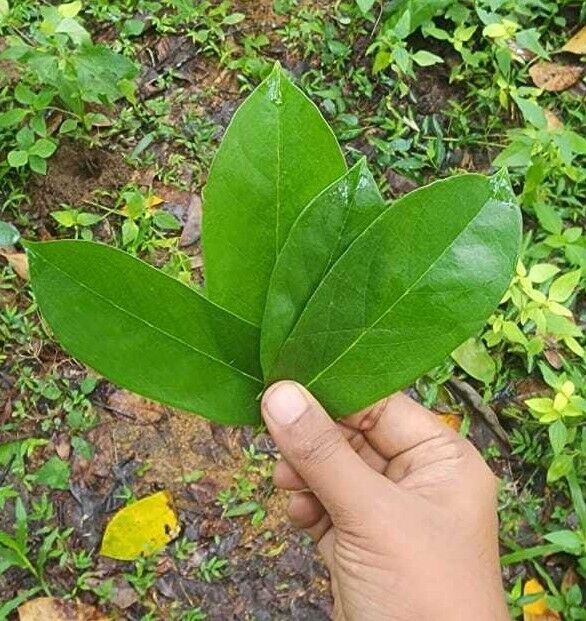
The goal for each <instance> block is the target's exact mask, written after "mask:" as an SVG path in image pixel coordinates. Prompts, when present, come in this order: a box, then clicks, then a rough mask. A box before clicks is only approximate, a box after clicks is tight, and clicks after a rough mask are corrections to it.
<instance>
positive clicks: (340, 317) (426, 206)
mask: <svg viewBox="0 0 586 621" xmlns="http://www.w3.org/2000/svg"><path fill="white" fill-rule="evenodd" d="M203 217H204V226H203V232H202V236H203V239H202V241H203V251H204V258H205V265H204V267H205V276H206V294H207V297H206V296H204V295H202V294H201V293H199V292H197V291H195V290H194V289H191V288H189V287H186V286H184V285H182V284H181V283H179V282H177V281H175V280H173V279H171V278H169V277H168V276H166V275H164V274H162V273H161V272H159V271H157V270H155V269H153V268H152V267H149V266H148V265H147V264H145V263H143V262H141V261H139V260H138V259H135V258H132V257H130V256H129V255H126V254H125V253H123V252H120V251H118V250H115V249H113V248H109V247H107V246H103V245H100V244H94V243H90V242H83V241H60V242H48V243H41V244H29V245H28V251H29V256H30V262H31V278H32V284H33V290H34V292H35V295H36V299H37V302H38V304H39V306H40V308H41V310H42V312H43V314H44V316H45V318H46V320H47V322H48V323H49V325H50V326H51V327H52V329H53V330H54V332H55V335H56V336H57V338H58V339H59V341H60V342H61V343H62V344H63V345H64V346H65V347H66V348H67V349H68V350H69V351H70V352H71V353H72V354H73V355H74V356H76V357H77V358H79V359H80V360H82V361H83V362H85V363H87V364H89V365H90V366H92V367H94V368H95V369H97V370H98V371H99V372H100V373H102V374H103V375H105V376H106V377H107V378H108V379H110V380H112V381H113V382H115V383H117V384H119V385H121V386H123V387H125V388H128V389H130V390H133V391H135V392H137V393H139V394H141V395H144V396H146V397H148V398H151V399H155V400H158V401H161V402H163V403H166V404H169V405H172V406H175V407H179V408H182V409H185V410H188V411H191V412H195V413H199V414H201V415H203V416H205V417H207V418H209V419H212V420H214V421H219V422H222V423H229V424H255V423H256V422H258V420H259V407H258V398H259V395H260V394H261V393H262V391H263V389H264V388H265V387H266V386H267V385H268V384H269V383H271V382H272V381H274V380H277V379H281V378H291V379H295V380H297V381H299V382H301V383H303V384H305V385H306V386H307V387H308V388H309V389H310V390H312V391H313V392H314V393H315V394H316V396H317V397H318V398H319V399H321V400H322V402H323V403H324V405H325V406H326V407H327V408H328V411H329V412H330V413H331V414H332V415H334V416H343V415H346V414H349V413H351V412H352V411H355V410H357V409H360V408H363V407H365V406H367V405H369V404H370V403H372V402H374V401H375V400H377V399H379V398H381V397H383V396H385V395H387V394H389V393H391V392H393V391H395V390H398V389H400V388H403V387H404V386H406V385H407V384H408V383H409V382H411V381H413V380H414V379H416V378H417V377H418V376H419V375H420V374H422V373H425V372H426V371H427V370H429V369H430V368H431V367H433V366H435V365H436V364H438V363H440V362H441V361H442V360H443V359H444V358H445V357H447V356H448V355H449V354H450V353H451V352H452V351H453V350H454V349H455V348H457V347H458V346H459V345H460V344H461V343H463V342H464V341H466V340H467V339H469V338H470V337H473V336H474V335H475V334H476V333H478V331H479V330H480V329H481V328H482V326H483V324H484V322H485V321H486V319H487V318H488V317H489V316H490V314H491V312H492V311H493V310H494V308H495V306H496V305H497V304H498V302H499V300H500V299H501V298H502V296H503V293H504V291H505V290H506V288H507V285H508V284H509V282H510V279H511V275H512V273H513V269H514V266H515V264H516V261H517V253H518V248H519V244H520V235H521V220H520V212H519V209H518V207H517V205H516V203H515V199H514V196H513V194H512V190H511V187H510V184H509V181H508V178H507V177H506V175H505V174H504V173H498V174H496V175H494V176H493V177H490V178H489V177H485V176H482V175H461V176H457V177H452V178H449V179H446V180H443V181H438V182H436V183H432V184H431V185H429V186H426V187H422V188H420V189H418V190H416V191H414V192H412V193H410V194H407V195H406V196H404V197H402V198H401V199H399V200H397V201H395V202H394V203H392V204H389V203H387V202H385V201H384V199H383V198H382V197H381V195H380V193H379V191H378V188H377V186H376V183H375V181H374V179H373V177H372V175H371V174H370V173H369V171H368V168H367V166H366V163H365V161H360V162H358V163H357V164H356V165H355V166H353V167H352V168H351V170H349V171H346V165H345V162H344V160H343V158H342V156H341V153H340V149H339V147H338V145H337V143H336V141H335V138H334V136H333V134H332V132H331V131H330V129H329V128H328V126H327V124H326V123H325V121H324V119H323V118H322V116H321V115H320V113H319V111H318V110H317V108H316V107H315V106H314V105H313V104H312V103H311V102H310V101H309V100H308V99H307V98H306V97H305V96H304V95H303V94H302V93H301V92H300V91H299V90H298V89H297V88H296V87H295V86H293V85H292V83H291V82H290V81H289V80H288V79H287V78H286V76H285V75H284V74H283V73H282V72H281V70H280V68H279V67H278V66H277V67H276V68H275V70H274V71H273V72H272V74H271V75H270V76H269V77H268V78H267V80H265V81H264V82H263V83H262V84H261V85H260V86H259V87H258V89H256V91H254V92H253V93H252V94H251V95H250V97H249V98H248V99H247V100H246V101H245V102H244V103H243V105H242V106H241V108H240V109H239V110H238V112H237V113H236V114H235V116H234V119H233V120H232V123H231V124H230V126H229V128H228V130H227V131H226V135H225V137H224V140H223V142H222V145H221V146H220V149H219V152H218V154H217V156H216V159H215V161H214V164H213V166H212V170H211V172H210V175H209V180H208V185H207V187H206V190H205V206H204V215H203ZM554 271H555V270H553V269H551V268H548V267H542V268H539V269H535V270H534V273H533V276H534V277H535V278H536V282H537V281H539V280H542V279H544V278H553V276H555V273H554ZM572 278H574V280H575V278H576V277H572ZM517 280H518V283H519V286H524V284H527V274H526V273H525V274H522V275H518V277H517ZM559 280H560V281H561V278H560V279H559ZM574 280H571V281H570V282H568V281H567V280H564V281H561V282H560V284H559V285H558V286H557V293H556V294H555V296H554V297H557V298H560V299H561V297H562V296H564V295H566V294H567V293H568V291H570V293H571V290H572V287H573V286H575V285H573V283H574ZM555 282H557V281H554V284H555ZM529 285H531V281H529ZM552 287H553V285H552ZM535 291H537V290H535ZM538 294H541V295H542V296H543V295H544V294H543V293H541V292H539V291H537V293H536V294H535V295H538ZM548 304H549V305H550V306H551V305H555V304H557V305H558V306H562V305H561V304H560V303H559V302H556V301H555V300H554V299H551V300H548ZM562 308H565V307H563V306H562ZM547 320H548V319H547V317H546V321H547ZM501 321H502V322H503V328H502V329H503V331H510V326H509V323H510V322H509V323H507V321H505V320H502V319H501ZM495 325H496V324H495ZM511 325H512V326H514V325H515V324H511ZM493 327H494V326H493ZM520 338H524V336H523V334H522V333H521V335H520ZM473 345H474V347H473V349H474V351H471V349H470V345H468V346H465V347H468V350H465V349H459V350H457V352H456V353H455V354H454V355H455V357H456V359H457V360H459V364H461V365H462V366H465V365H467V366H468V367H469V368H471V367H472V366H473V367H474V372H473V375H475V376H476V377H478V378H479V379H481V380H482V381H486V382H488V381H490V379H491V377H492V375H493V373H494V365H492V366H491V365H489V364H488V363H487V358H486V355H483V352H482V350H481V345H480V343H479V342H477V341H473ZM484 354H485V352H484Z"/></svg>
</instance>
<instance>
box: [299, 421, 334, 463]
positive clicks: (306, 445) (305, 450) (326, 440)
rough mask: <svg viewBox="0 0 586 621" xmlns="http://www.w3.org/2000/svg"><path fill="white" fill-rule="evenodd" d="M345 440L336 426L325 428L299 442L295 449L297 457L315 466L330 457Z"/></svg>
mask: <svg viewBox="0 0 586 621" xmlns="http://www.w3.org/2000/svg"><path fill="white" fill-rule="evenodd" d="M343 442H344V438H343V436H342V434H341V433H340V431H339V430H338V429H337V428H336V427H331V428H328V429H325V430H323V431H321V432H319V433H317V434H315V435H313V436H311V437H307V438H305V439H303V440H302V441H301V442H299V444H298V445H297V447H296V449H295V452H296V458H297V459H298V460H299V461H300V462H303V463H304V464H305V465H306V467H310V468H315V467H316V466H319V465H320V464H322V463H324V462H325V461H327V460H328V459H330V457H331V456H332V455H333V454H334V453H335V452H336V451H337V450H339V449H340V447H341V446H342V444H343Z"/></svg>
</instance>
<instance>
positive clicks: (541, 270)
mask: <svg viewBox="0 0 586 621" xmlns="http://www.w3.org/2000/svg"><path fill="white" fill-rule="evenodd" d="M559 271H560V268H559V267H558V266H557V265H552V264H551V263H537V264H536V265H533V266H532V267H531V269H530V270H529V279H530V280H531V281H532V282H535V283H537V284H541V283H543V282H546V281H547V280H549V279H550V278H553V277H554V276H555V275H556V274H557V273H558V272H559Z"/></svg>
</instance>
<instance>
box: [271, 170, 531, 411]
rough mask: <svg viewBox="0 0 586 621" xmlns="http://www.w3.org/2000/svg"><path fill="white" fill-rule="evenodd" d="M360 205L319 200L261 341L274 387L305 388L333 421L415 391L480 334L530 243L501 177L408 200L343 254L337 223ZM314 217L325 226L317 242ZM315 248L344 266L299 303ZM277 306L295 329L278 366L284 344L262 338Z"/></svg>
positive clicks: (442, 186)
mask: <svg viewBox="0 0 586 621" xmlns="http://www.w3.org/2000/svg"><path fill="white" fill-rule="evenodd" d="M351 208H352V207H351V204H348V202H346V201H344V200H337V201H333V202H332V203H331V204H330V206H329V211H328V212H327V214H326V213H324V212H323V209H322V210H321V212H320V205H319V201H314V202H313V203H312V204H311V205H309V206H308V208H307V209H306V210H305V211H304V213H303V214H302V215H301V216H300V218H299V219H298V221H297V222H296V224H295V226H294V227H293V229H292V230H291V234H290V236H289V238H288V240H287V242H286V244H285V246H284V247H283V250H282V252H281V254H280V255H279V257H278V259H277V264H276V266H275V271H274V274H273V277H272V279H271V286H270V289H269V292H268V296H267V310H266V314H265V319H264V320H263V334H262V344H261V351H263V352H265V356H264V357H263V368H264V371H265V378H266V380H267V381H269V382H270V381H274V380H276V379H283V378H290V379H295V380H297V381H299V382H301V383H303V384H304V385H305V386H307V387H308V388H309V389H310V390H312V391H313V392H314V394H315V395H316V396H317V397H318V398H319V399H320V400H321V402H322V403H323V404H324V406H325V407H326V409H327V410H328V411H329V412H330V413H331V414H333V415H334V416H340V415H344V414H349V413H350V412H353V411H356V410H359V409H360V408H362V407H365V406H366V405H368V404H370V403H373V402H374V401H376V400H378V399H380V398H382V397H384V396H385V395H387V394H389V393H391V392H393V391H394V390H398V389H400V388H402V387H404V386H406V385H407V384H408V383H409V382H411V381H413V380H414V379H415V378H417V377H418V376H419V375H420V374H421V373H423V372H425V371H426V370H428V369H429V368H432V367H433V366H435V365H436V364H439V363H440V362H441V361H442V360H443V359H444V358H445V357H446V356H448V355H449V354H450V352H452V351H453V350H454V349H455V348H456V347H457V346H458V345H459V344H460V343H462V342H463V341H464V340H466V339H467V338H469V337H470V336H471V335H473V334H474V333H476V332H478V331H479V330H480V329H481V328H482V327H483V325H484V322H485V321H486V319H487V318H488V316H489V315H490V313H491V312H492V311H493V310H494V308H495V307H496V305H497V304H498V302H499V300H500V299H501V297H502V295H503V293H504V291H505V290H506V288H507V286H508V284H509V282H510V279H511V275H512V273H513V269H514V266H515V264H516V261H517V255H518V252H519V247H520V239H521V217H520V211H519V208H518V206H517V204H516V201H515V197H514V195H513V193H512V190H511V187H510V184H509V181H508V179H507V177H506V176H505V175H504V174H503V173H499V174H497V175H495V176H494V177H492V178H487V177H483V176H480V175H462V176H459V177H453V178H450V179H447V180H444V181H439V182H436V183H432V184H431V185H429V186H426V187H423V188H420V189H418V190H416V191H414V192H412V193H410V194H407V195H406V196H404V197H402V198H401V199H399V200H397V201H396V202H395V203H394V204H392V205H391V206H389V207H387V208H386V209H384V210H383V211H382V213H381V214H380V215H379V216H378V217H377V218H375V219H374V220H373V221H372V223H371V224H370V225H367V226H366V228H364V229H363V230H362V231H361V232H359V234H357V235H356V238H355V239H354V240H353V241H352V242H351V243H350V244H349V245H348V247H347V248H346V249H345V250H343V251H342V252H341V254H340V255H339V256H336V252H337V248H338V244H340V243H341V241H342V240H343V235H344V234H345V231H344V229H343V230H342V234H341V236H340V237H337V236H336V235H335V234H334V235H332V234H331V228H330V226H328V221H329V219H330V218H334V216H333V215H332V214H333V213H335V212H336V211H337V210H342V211H348V209H351ZM313 212H319V213H321V214H322V217H323V222H322V224H321V226H318V227H313V228H312V230H311V238H310V239H309V238H307V231H308V226H307V222H308V221H311V220H313V221H315V220H316V219H317V217H318V215H319V214H318V213H313ZM326 215H327V217H326ZM348 215H349V214H348ZM336 218H339V216H336ZM342 219H343V218H342ZM321 246H323V248H321ZM342 247H343V244H342ZM316 248H319V253H320V254H323V255H324V256H328V251H329V253H330V254H331V255H332V256H334V257H336V258H335V259H334V260H333V261H332V262H331V264H328V263H326V268H327V269H326V270H325V272H323V274H321V275H320V280H319V283H318V284H317V286H313V284H312V291H311V296H310V297H309V298H307V295H306V293H305V292H304V294H303V296H298V295H297V291H296V289H295V286H294V284H293V285H291V287H290V286H289V283H294V278H295V276H294V275H293V276H292V275H291V274H292V273H293V272H295V271H296V268H295V267H293V268H292V269H291V270H289V269H288V266H289V265H290V264H291V265H293V264H294V265H295V266H297V265H299V264H300V262H301V261H303V258H306V265H308V266H309V265H311V264H312V262H313V260H314V259H313V257H314V256H315V255H316V252H318V251H317V250H316ZM300 253H302V255H303V256H302V258H299V256H298V255H299V254H300ZM292 262H294V263H292ZM310 278H311V277H310ZM277 306H278V307H282V308H285V307H288V308H289V310H288V311H287V313H288V316H289V320H288V321H289V325H290V326H291V327H290V328H289V327H288V328H287V330H286V331H284V333H285V334H287V336H286V338H285V339H284V340H283V341H282V345H281V346H280V348H278V355H277V356H276V358H275V362H274V364H271V360H272V359H273V355H272V354H270V355H267V354H266V350H267V349H268V350H269V352H273V351H276V350H277V347H276V346H275V344H274V343H273V342H272V341H271V344H270V347H267V345H266V344H265V339H266V338H267V336H266V335H267V334H268V333H270V330H271V327H270V326H269V319H268V318H270V317H273V316H274V315H275V314H278V311H277V310H276V309H275V307H277ZM291 319H292V320H293V321H292V322H291Z"/></svg>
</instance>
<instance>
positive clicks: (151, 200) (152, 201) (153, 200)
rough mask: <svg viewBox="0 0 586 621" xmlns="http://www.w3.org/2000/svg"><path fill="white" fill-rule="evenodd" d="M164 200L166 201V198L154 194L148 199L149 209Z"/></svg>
mask: <svg viewBox="0 0 586 621" xmlns="http://www.w3.org/2000/svg"><path fill="white" fill-rule="evenodd" d="M164 202H165V199H164V198H161V197H160V196H157V195H156V194H153V195H152V196H151V197H150V198H149V199H147V209H153V208H154V207H156V206H157V205H161V204H162V203H164Z"/></svg>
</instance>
